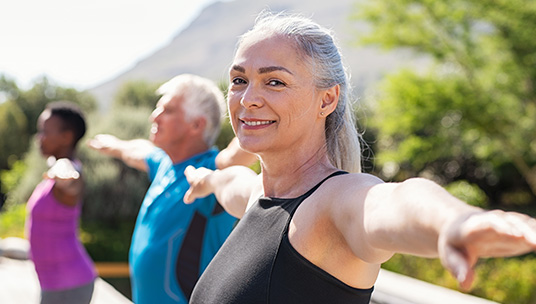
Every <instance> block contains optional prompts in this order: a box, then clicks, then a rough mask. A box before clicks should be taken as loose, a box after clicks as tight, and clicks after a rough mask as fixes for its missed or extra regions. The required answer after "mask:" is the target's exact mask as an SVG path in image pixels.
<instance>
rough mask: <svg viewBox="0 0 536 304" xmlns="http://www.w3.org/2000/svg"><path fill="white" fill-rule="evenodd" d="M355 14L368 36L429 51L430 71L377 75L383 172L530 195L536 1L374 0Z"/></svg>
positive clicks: (535, 153) (534, 152)
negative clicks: (380, 77) (379, 78)
mask: <svg viewBox="0 0 536 304" xmlns="http://www.w3.org/2000/svg"><path fill="white" fill-rule="evenodd" d="M355 17H356V18H358V19H362V20H366V21H367V22H368V23H369V24H370V26H371V27H370V32H367V33H366V34H364V35H363V36H362V37H360V41H361V42H362V43H365V44H374V45H380V46H382V47H384V48H387V49H392V48H406V49H410V50H412V51H414V52H415V53H417V54H420V55H421V56H422V55H424V56H426V57H428V58H429V59H430V65H429V69H428V70H427V71H426V72H424V73H419V72H417V71H415V70H409V69H407V70H404V71H401V72H398V73H396V74H394V75H391V76H389V77H387V78H386V79H385V81H383V83H382V84H381V89H380V91H381V93H380V94H379V96H378V100H377V103H376V106H375V108H374V111H375V113H374V115H375V116H374V120H373V121H374V122H373V124H374V127H375V128H377V132H378V149H379V152H378V155H377V156H378V160H379V162H380V164H381V165H382V166H383V172H384V173H385V174H386V175H387V176H388V177H393V178H395V179H396V178H397V177H407V176H404V175H413V174H415V173H417V174H425V173H429V174H431V175H433V176H435V177H441V178H443V180H444V181H445V182H450V181H453V180H456V179H468V180H469V181H470V182H471V183H475V184H478V185H479V186H480V187H481V188H482V189H483V190H484V191H486V194H487V195H489V196H490V197H491V198H492V203H497V202H498V201H502V202H505V200H507V197H510V198H512V200H514V201H518V202H519V201H523V200H525V201H529V202H530V201H534V198H535V196H536V137H535V136H534V130H536V119H535V117H536V90H535V89H534V85H535V84H536V83H535V81H536V39H534V29H535V28H536V2H534V1H528V0H512V1H504V0H498V1H495V0H493V1H492V0H453V1H441V0H399V1H389V0H375V1H366V2H361V3H360V5H358V6H357V10H356V14H355ZM497 189H501V192H498V191H497ZM519 192H521V193H527V192H528V193H531V194H530V195H529V196H527V195H517V194H516V193H519ZM505 193H508V194H510V195H505Z"/></svg>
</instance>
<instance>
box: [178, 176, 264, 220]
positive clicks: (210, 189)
mask: <svg viewBox="0 0 536 304" xmlns="http://www.w3.org/2000/svg"><path fill="white" fill-rule="evenodd" d="M184 174H185V175H186V179H187V180H188V182H189V183H190V189H188V191H187V192H186V194H185V195H184V202H185V203H191V202H193V201H194V200H195V199H197V198H200V197H205V196H207V195H209V194H211V193H214V194H215V195H216V198H217V200H218V202H219V203H220V204H221V205H222V206H223V208H225V210H226V211H227V212H228V213H229V214H231V215H232V216H234V217H236V218H242V216H243V215H244V213H245V212H246V207H247V204H248V201H249V199H250V197H251V194H252V192H253V190H254V189H256V187H257V186H258V185H259V180H258V176H257V174H256V173H255V172H254V171H253V170H251V169H249V168H247V167H244V166H231V167H228V168H225V169H223V170H215V171H213V170H210V169H207V168H197V169H196V168H194V167H192V166H188V167H187V168H186V169H185V170H184Z"/></svg>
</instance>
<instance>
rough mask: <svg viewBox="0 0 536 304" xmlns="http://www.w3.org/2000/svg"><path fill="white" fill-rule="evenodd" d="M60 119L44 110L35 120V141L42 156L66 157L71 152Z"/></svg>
mask: <svg viewBox="0 0 536 304" xmlns="http://www.w3.org/2000/svg"><path fill="white" fill-rule="evenodd" d="M67 132H68V131H66V130H65V129H64V127H63V121H62V120H61V118H60V117H58V116H55V115H51V113H50V111H48V110H45V111H44V112H43V113H41V115H39V118H38V120H37V140H38V144H39V149H40V150H41V154H42V155H43V156H55V157H56V158H61V157H66V156H67V155H68V152H70V151H71V150H72V147H71V143H70V141H69V137H68V136H67V135H68V134H66V133H67Z"/></svg>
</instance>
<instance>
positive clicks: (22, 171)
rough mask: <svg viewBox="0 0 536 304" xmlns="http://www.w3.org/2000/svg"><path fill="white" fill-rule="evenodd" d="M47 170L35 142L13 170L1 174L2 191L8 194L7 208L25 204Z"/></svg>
mask: <svg viewBox="0 0 536 304" xmlns="http://www.w3.org/2000/svg"><path fill="white" fill-rule="evenodd" d="M46 169H47V166H46V163H45V160H44V159H43V157H42V156H41V152H40V151H39V148H38V147H37V145H36V144H35V142H33V143H32V144H31V145H30V150H29V151H28V152H27V153H26V154H25V155H24V158H23V159H22V160H20V161H17V162H15V164H14V166H13V167H12V168H11V170H5V171H2V173H1V174H2V189H5V190H6V192H7V194H8V195H7V200H6V206H8V207H10V206H14V205H19V204H25V203H26V201H27V200H28V198H30V195H31V194H32V192H33V189H34V188H35V186H37V184H38V183H39V182H40V181H41V180H42V177H43V172H45V171H46ZM4 179H5V180H4ZM4 187H5V188H4Z"/></svg>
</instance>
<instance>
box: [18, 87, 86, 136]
mask: <svg viewBox="0 0 536 304" xmlns="http://www.w3.org/2000/svg"><path fill="white" fill-rule="evenodd" d="M58 100H68V101H72V102H74V103H76V104H78V105H79V106H80V108H81V109H82V111H83V112H84V113H85V114H86V115H88V114H90V113H91V112H93V111H95V110H96V109H97V102H96V101H95V98H94V97H93V96H92V95H91V94H89V93H87V92H80V91H77V90H75V89H73V88H64V87H60V86H57V85H54V84H52V83H50V81H49V80H48V79H47V78H46V77H43V78H42V79H41V80H40V81H38V82H36V83H35V84H34V86H33V87H32V88H31V89H30V90H28V91H21V92H20V94H19V96H18V97H17V98H16V102H17V105H18V106H19V107H20V108H21V110H22V111H23V112H24V114H25V115H26V118H27V120H28V132H29V134H32V135H33V134H35V131H36V123H37V118H38V117H39V114H41V112H43V110H44V109H45V106H46V105H47V103H49V102H52V101H58Z"/></svg>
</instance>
